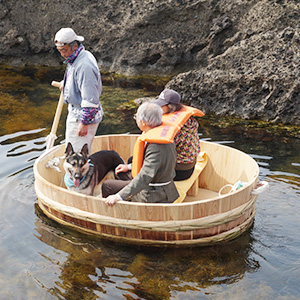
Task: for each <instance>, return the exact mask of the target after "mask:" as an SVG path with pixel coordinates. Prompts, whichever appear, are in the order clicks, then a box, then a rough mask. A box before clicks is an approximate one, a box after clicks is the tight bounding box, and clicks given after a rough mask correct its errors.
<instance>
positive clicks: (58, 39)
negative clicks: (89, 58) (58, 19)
mask: <svg viewBox="0 0 300 300" xmlns="http://www.w3.org/2000/svg"><path fill="white" fill-rule="evenodd" d="M74 41H79V42H82V41H84V37H83V36H80V35H77V34H76V33H75V31H74V30H73V29H72V28H61V29H60V30H59V31H57V32H56V35H55V38H54V42H55V45H56V46H64V45H66V44H70V43H72V42H74Z"/></svg>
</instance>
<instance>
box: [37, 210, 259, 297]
mask: <svg viewBox="0 0 300 300" xmlns="http://www.w3.org/2000/svg"><path fill="white" fill-rule="evenodd" d="M35 209H36V214H37V216H38V219H37V220H36V222H35V226H36V231H37V232H38V235H36V236H37V237H38V238H39V239H40V240H41V241H43V242H44V243H46V244H48V245H50V246H51V247H53V248H55V249H57V250H60V251H63V252H64V253H67V257H66V260H65V261H64V262H63V264H62V265H60V275H59V279H60V282H59V283H58V282H57V283H56V285H59V287H55V288H53V290H52V292H53V293H58V294H60V293H63V296H64V297H65V298H66V299H92V297H91V296H92V295H93V296H101V295H102V296H103V295H105V294H109V295H110V296H111V297H112V295H113V294H111V293H113V290H112V287H113V286H114V285H117V286H118V288H119V289H121V290H122V293H123V295H126V294H127V295H128V296H129V297H130V296H131V297H133V298H132V299H136V298H135V297H134V296H136V297H141V298H142V299H169V298H170V297H171V295H172V294H173V293H176V292H188V291H189V290H193V291H197V290H201V289H205V288H206V287H208V286H211V285H218V284H232V283H234V282H236V281H237V280H240V279H241V278H242V277H243V276H244V274H245V273H246V272H254V271H255V270H256V269H257V268H259V262H258V261H256V260H255V259H253V258H251V257H250V253H251V251H252V238H251V230H250V232H247V233H246V234H244V235H243V236H242V237H241V238H239V239H238V240H236V241H233V242H230V243H228V244H226V245H223V246H222V245H221V246H220V245H219V246H215V247H204V248H200V249H199V248H190V249H176V248H175V249H174V248H173V249H168V248H161V249H160V248H158V249H153V248H138V247H126V246H121V245H117V244H114V243H112V242H111V243H110V242H107V241H99V240H98V241H97V239H95V238H90V239H88V238H86V237H84V236H82V235H81V234H79V233H77V232H74V231H72V230H71V229H66V228H62V227H61V226H60V225H59V224H56V223H55V222H53V221H51V220H49V219H48V218H46V217H45V216H44V215H43V214H42V212H41V211H40V209H39V207H38V206H37V204H36V205H35ZM47 259H49V260H51V258H47ZM54 263H55V264H56V263H57V262H56V261H55V262H54ZM62 288H63V291H62ZM151 295H152V296H151ZM153 295H155V297H153ZM101 299H102V298H101ZM129 299H131V298H129Z"/></svg>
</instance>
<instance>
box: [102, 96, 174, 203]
mask: <svg viewBox="0 0 300 300" xmlns="http://www.w3.org/2000/svg"><path fill="white" fill-rule="evenodd" d="M161 120H162V109H161V107H160V106H159V105H157V104H155V103H151V102H144V103H143V104H142V105H141V106H140V107H139V108H138V110H137V113H136V123H137V126H138V127H139V128H140V130H141V131H143V132H144V133H147V132H148V131H150V130H151V129H153V128H155V127H157V126H159V125H161V122H162V121H161ZM133 159H135V158H133ZM175 164H176V149H175V144H174V143H168V144H158V143H146V144H145V148H144V159H143V164H142V167H141V169H140V171H139V172H138V174H137V175H136V176H135V177H134V178H133V179H132V180H129V181H122V180H117V179H115V180H106V181H104V182H103V185H102V196H103V197H107V196H108V197H107V198H106V199H105V203H106V204H107V205H109V206H112V205H114V204H115V203H116V202H118V201H120V200H129V201H135V202H149V203H155V202H160V203H161V202H165V203H170V202H173V201H175V200H176V199H177V198H178V197H179V194H178V191H177V189H176V186H175V184H174V181H173V178H174V176H175ZM117 169H118V167H117V168H116V174H117V173H118V170H117ZM127 171H128V169H127ZM116 193H117V194H116Z"/></svg>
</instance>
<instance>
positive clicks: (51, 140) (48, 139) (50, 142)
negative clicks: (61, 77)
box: [46, 81, 64, 150]
mask: <svg viewBox="0 0 300 300" xmlns="http://www.w3.org/2000/svg"><path fill="white" fill-rule="evenodd" d="M51 85H52V86H54V87H58V88H59V87H60V82H58V81H52V83H51ZM63 104H64V99H63V92H61V93H60V96H59V100H58V104H57V108H56V112H55V116H54V120H53V124H52V128H51V131H50V134H49V135H48V136H47V137H46V150H49V149H51V148H52V147H53V145H54V141H55V139H56V138H57V136H56V131H57V127H58V123H59V119H60V116H61V112H62V109H63Z"/></svg>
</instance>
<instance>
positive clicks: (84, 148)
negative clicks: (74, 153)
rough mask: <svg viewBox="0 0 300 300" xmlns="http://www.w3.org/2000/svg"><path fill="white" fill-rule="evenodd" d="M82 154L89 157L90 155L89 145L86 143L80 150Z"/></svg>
mask: <svg viewBox="0 0 300 300" xmlns="http://www.w3.org/2000/svg"><path fill="white" fill-rule="evenodd" d="M80 153H81V154H83V155H84V156H85V157H88V155H89V147H88V144H84V145H83V147H82V149H81V151H80Z"/></svg>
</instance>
